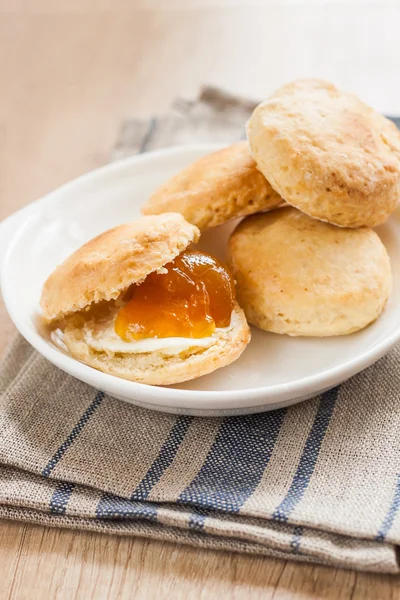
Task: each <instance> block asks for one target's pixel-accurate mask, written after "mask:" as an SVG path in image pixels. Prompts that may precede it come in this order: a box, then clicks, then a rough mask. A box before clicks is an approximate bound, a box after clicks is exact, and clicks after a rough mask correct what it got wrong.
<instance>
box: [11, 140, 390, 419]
mask: <svg viewBox="0 0 400 600" xmlns="http://www.w3.org/2000/svg"><path fill="white" fill-rule="evenodd" d="M223 146H224V144H190V145H179V146H172V147H168V148H165V149H160V150H156V151H153V152H147V153H143V154H140V155H133V156H129V157H127V158H124V159H121V160H118V161H115V162H112V163H110V164H107V165H105V166H103V167H100V168H98V169H95V170H92V171H89V172H88V173H85V174H83V175H81V176H79V177H77V178H75V179H73V180H71V181H69V182H67V183H65V184H64V185H62V186H60V187H58V188H56V189H55V190H53V191H52V192H50V193H49V194H46V195H45V196H44V197H42V198H40V199H38V200H36V201H34V202H33V203H30V204H28V205H27V206H26V207H24V208H22V209H20V210H19V211H18V212H17V213H14V214H13V215H11V216H10V217H8V218H7V219H6V220H5V221H3V222H2V223H0V237H1V235H3V232H5V237H6V243H5V246H6V248H5V253H4V257H3V258H2V257H1V256H0V259H2V260H1V265H0V267H1V277H0V286H1V290H2V295H3V300H4V304H5V306H6V310H7V312H8V314H9V315H10V317H11V319H12V321H13V323H14V325H15V326H16V328H17V329H18V331H19V332H20V333H21V334H22V336H23V337H24V338H25V339H26V340H27V341H28V342H29V343H30V344H31V345H32V346H33V347H34V348H35V349H36V350H37V351H38V352H39V353H40V354H41V355H42V356H44V357H45V358H46V359H47V360H49V361H50V362H51V363H53V364H54V365H55V366H57V367H58V368H60V369H62V370H63V371H65V372H67V373H69V374H70V375H72V376H74V377H76V378H77V379H80V380H81V381H84V382H85V383H88V384H89V385H92V386H93V387H95V388H98V389H101V390H103V391H105V392H107V393H109V394H110V395H113V394H114V395H117V396H118V397H119V398H121V397H124V398H125V401H127V402H130V403H135V397H136V398H137V401H138V402H140V403H143V402H144V403H146V404H147V405H148V406H149V408H154V409H155V410H160V405H165V407H166V409H174V408H176V409H179V410H188V411H190V410H191V409H194V410H196V411H197V410H200V411H201V410H204V411H207V412H208V413H209V412H210V411H212V412H214V413H215V414H217V413H218V411H223V412H224V413H225V414H227V412H226V411H229V410H232V411H235V410H237V409H246V408H248V409H249V410H251V408H253V409H257V408H259V407H260V406H264V407H265V410H268V405H269V404H273V405H274V408H276V407H277V406H276V405H277V403H278V402H279V403H281V404H285V405H287V402H288V400H290V399H292V400H293V404H294V403H296V402H301V401H303V397H304V396H308V397H309V396H310V395H312V394H315V395H317V394H318V393H320V392H321V391H322V390H323V389H327V388H329V387H334V386H336V385H338V384H340V383H341V382H343V381H345V380H346V379H348V378H349V377H351V376H353V375H355V374H356V373H359V372H360V371H362V370H363V369H365V368H367V367H368V366H370V365H371V364H373V363H374V362H376V361H377V360H379V358H381V357H382V356H384V355H385V354H386V353H387V352H388V351H389V350H390V349H391V348H392V347H393V346H394V345H395V344H396V342H397V341H399V340H400V322H399V325H398V327H397V328H395V329H394V330H393V332H392V333H391V335H388V336H386V337H385V338H384V339H383V340H381V341H380V342H378V343H376V344H374V346H373V347H372V348H367V349H366V350H364V351H363V352H359V353H358V354H357V355H356V356H355V357H354V358H352V359H351V360H348V361H347V362H346V363H344V364H342V365H338V366H336V367H333V368H331V369H325V370H324V371H322V372H319V373H317V374H313V375H308V376H306V377H303V378H300V379H296V380H295V381H292V382H289V383H278V384H274V385H269V386H260V387H256V388H254V387H253V388H247V389H240V390H221V391H217V390H183V389H176V388H173V387H170V386H167V387H163V386H150V385H147V384H143V383H138V382H133V381H128V380H124V379H121V378H118V377H116V376H113V375H109V374H106V373H103V372H101V371H97V370H96V369H94V368H92V367H89V366H88V365H86V364H84V363H81V362H79V361H77V360H76V359H74V358H73V357H71V356H68V355H65V354H63V353H62V352H60V351H59V350H57V349H56V348H53V347H51V346H50V345H49V344H48V342H47V341H46V340H45V339H44V338H42V336H40V334H39V332H37V331H34V330H33V329H31V328H30V327H29V326H25V323H24V322H21V320H20V319H19V317H18V311H17V310H15V309H14V307H13V304H12V302H11V298H10V294H11V292H10V289H11V287H12V286H10V285H9V281H8V277H7V265H8V262H9V260H10V257H11V256H12V255H13V252H14V251H15V248H16V246H17V245H18V241H19V240H20V237H21V236H22V235H23V232H24V229H25V227H27V226H28V225H29V223H30V222H31V217H32V216H33V215H35V214H36V213H37V211H38V210H41V209H42V208H43V207H45V206H46V205H47V204H49V203H51V202H52V201H54V200H57V197H58V196H59V194H60V193H61V192H62V193H64V192H65V191H68V190H69V189H70V188H71V190H73V189H74V188H75V187H76V186H80V185H81V184H82V183H84V182H87V181H90V180H91V179H96V178H97V177H99V176H103V175H108V174H111V173H113V172H118V170H124V169H127V168H129V167H130V166H131V165H133V164H135V165H137V163H140V162H148V161H150V162H151V161H152V160H154V159H155V158H158V157H167V156H171V155H179V154H180V153H182V152H185V153H189V152H196V153H198V152H203V151H204V153H207V152H211V151H213V150H215V149H218V148H221V147H223ZM13 225H14V227H13ZM15 226H16V227H15ZM7 229H9V230H11V229H12V231H11V233H10V231H8V234H9V236H8V239H7Z"/></svg>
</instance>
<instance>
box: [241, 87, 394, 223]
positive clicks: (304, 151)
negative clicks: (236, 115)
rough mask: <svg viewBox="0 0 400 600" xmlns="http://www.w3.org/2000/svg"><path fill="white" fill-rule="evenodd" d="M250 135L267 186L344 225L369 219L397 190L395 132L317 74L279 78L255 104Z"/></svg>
mask: <svg viewBox="0 0 400 600" xmlns="http://www.w3.org/2000/svg"><path fill="white" fill-rule="evenodd" d="M247 136H248V139H249V143H250V148H251V152H252V154H253V157H254V159H255V161H256V163H257V167H258V168H259V169H260V171H261V172H262V173H263V174H264V175H265V177H266V178H267V179H268V181H269V182H270V183H271V185H272V187H273V188H274V189H275V190H276V191H277V192H278V193H279V194H280V195H281V196H282V198H284V199H285V200H286V202H288V203H289V204H292V205H293V206H295V207H297V208H298V209H299V210H301V211H303V212H305V213H306V214H308V215H310V216H312V217H314V218H317V219H321V220H322V221H327V222H330V223H334V224H336V225H340V226H342V227H361V226H368V227H374V226H375V225H379V224H380V223H383V222H384V221H385V220H386V218H387V217H388V216H389V215H390V214H391V213H392V212H393V210H394V208H395V206H396V203H397V200H398V198H399V196H400V133H399V131H398V130H397V128H396V127H395V125H394V124H393V123H392V122H391V121H389V120H388V119H386V118H385V117H383V116H382V115H380V114H378V113H377V112H375V111H374V110H373V109H372V108H370V107H369V106H367V105H366V104H364V103H363V102H361V100H359V99H358V98H357V97H356V96H354V95H353V94H348V93H346V92H342V91H341V90H339V89H338V88H336V87H335V86H334V85H332V84H331V83H328V82H325V81H321V80H319V79H303V80H299V81H295V82H293V83H289V84H288V85H284V86H283V87H281V88H280V89H278V90H277V91H276V92H275V93H274V94H272V96H270V97H269V98H268V100H266V101H265V102H263V103H262V104H260V105H259V106H258V107H257V108H256V109H255V110H254V112H253V114H252V116H251V118H250V120H249V122H248V124H247Z"/></svg>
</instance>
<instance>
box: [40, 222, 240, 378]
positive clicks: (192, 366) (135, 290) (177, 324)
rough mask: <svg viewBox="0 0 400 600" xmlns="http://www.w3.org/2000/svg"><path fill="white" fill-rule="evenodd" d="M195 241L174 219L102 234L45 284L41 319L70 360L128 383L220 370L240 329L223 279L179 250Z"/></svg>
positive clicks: (211, 263) (199, 257)
mask: <svg viewBox="0 0 400 600" xmlns="http://www.w3.org/2000/svg"><path fill="white" fill-rule="evenodd" d="M198 237H199V231H198V229H197V228H196V227H194V226H193V225H190V224H189V223H187V222H186V221H185V220H184V218H183V217H182V216H181V215H179V214H174V213H166V214H163V215H159V216H148V217H142V218H140V219H138V220H137V221H134V222H132V223H127V224H125V225H120V226H118V227H115V228H114V229H110V230H109V231H106V232H104V233H102V234H101V235H99V236H97V237H96V238H94V239H92V240H91V241H89V242H88V243H86V244H84V245H83V246H82V247H81V248H79V249H78V250H77V251H76V252H74V253H73V254H72V255H71V256H70V257H69V258H67V259H66V260H65V261H64V262H63V263H62V264H61V265H60V266H59V267H57V269H56V270H55V271H54V272H53V274H52V275H50V277H49V278H48V279H47V281H46V282H45V284H44V286H43V290H42V296H41V307H42V311H43V316H44V318H45V320H46V321H47V322H48V323H50V324H52V325H54V326H55V327H58V328H59V329H60V330H61V331H62V335H63V341H64V343H65V345H66V346H67V348H68V350H69V352H70V353H71V354H72V356H74V357H75V358H77V359H79V360H81V361H82V362H84V363H86V364H88V365H90V366H92V367H94V368H96V369H99V370H100V371H104V372H105V373H109V374H111V375H116V376H117V377H122V378H124V379H130V380H132V381H138V382H142V383H148V384H153V385H167V384H172V383H177V382H181V381H185V380H188V379H192V378H194V377H199V376H200V375H205V374H206V373H210V372H211V371H214V370H215V369H217V368H219V367H223V366H225V365H228V364H230V363H231V362H233V361H234V360H235V359H236V358H238V357H239V356H240V354H241V353H242V352H243V350H244V349H245V347H246V345H247V344H248V342H249V340H250V331H249V327H248V325H247V322H246V319H245V316H244V314H243V311H242V310H241V309H240V307H239V306H238V304H237V303H236V302H235V295H234V285H233V280H232V278H231V275H230V274H229V273H228V271H227V270H226V269H225V268H224V267H223V266H222V265H221V264H220V263H218V261H217V260H216V259H213V258H212V257H210V256H208V255H205V254H202V253H200V252H195V251H189V250H187V247H188V246H189V244H190V243H191V242H196V241H197V240H198Z"/></svg>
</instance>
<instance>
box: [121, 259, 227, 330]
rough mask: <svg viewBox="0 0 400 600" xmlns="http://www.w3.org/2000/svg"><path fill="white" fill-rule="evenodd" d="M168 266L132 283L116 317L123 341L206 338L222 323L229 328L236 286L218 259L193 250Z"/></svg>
mask: <svg viewBox="0 0 400 600" xmlns="http://www.w3.org/2000/svg"><path fill="white" fill-rule="evenodd" d="M164 269H165V272H162V273H151V274H150V275H148V276H147V277H146V279H145V280H144V282H143V283H142V284H140V285H134V286H132V288H131V292H132V296H131V298H130V300H129V301H128V303H127V304H125V306H124V307H123V308H121V310H120V311H119V313H118V315H117V319H116V321H115V332H116V333H117V334H118V335H119V336H120V337H121V338H122V339H123V340H126V341H132V340H141V339H144V338H166V337H186V338H202V337H207V336H209V335H211V334H212V333H213V332H214V330H215V328H216V327H228V326H229V324H230V321H231V314H232V310H233V306H234V303H235V287H234V283H233V279H232V276H231V275H230V273H229V272H228V271H227V270H226V269H225V267H223V266H222V264H221V263H220V262H218V260H216V259H215V258H213V257H212V256H209V255H208V254H203V253H202V252H192V251H187V252H182V254H180V255H179V256H177V257H176V258H175V259H174V260H173V261H172V262H170V263H168V264H166V265H165V267H164Z"/></svg>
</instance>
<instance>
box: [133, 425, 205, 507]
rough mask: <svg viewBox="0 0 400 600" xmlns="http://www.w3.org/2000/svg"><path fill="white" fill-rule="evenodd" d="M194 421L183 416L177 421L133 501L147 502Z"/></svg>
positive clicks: (136, 491)
mask: <svg viewBox="0 0 400 600" xmlns="http://www.w3.org/2000/svg"><path fill="white" fill-rule="evenodd" d="M192 421H193V417H189V416H181V417H178V418H177V419H176V421H175V423H174V426H173V427H172V429H171V431H170V433H169V435H168V437H167V439H166V441H165V442H164V444H163V446H162V447H161V450H160V452H159V454H158V456H157V458H156V459H155V461H154V462H153V464H152V465H151V467H150V469H149V470H148V471H147V473H146V475H145V477H144V478H143V479H142V481H141V482H140V483H139V485H138V486H137V488H136V489H135V491H134V492H133V494H132V496H131V500H145V499H146V498H147V497H148V495H149V494H150V491H151V489H152V488H153V487H154V486H155V484H156V483H157V482H158V481H159V480H160V478H161V476H162V475H163V473H164V472H165V471H166V469H167V468H168V467H169V466H170V464H171V463H172V461H173V460H174V458H175V456H176V453H177V452H178V450H179V447H180V445H181V443H182V442H183V439H184V437H185V435H186V433H187V430H188V429H189V426H190V424H191V422H192Z"/></svg>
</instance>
